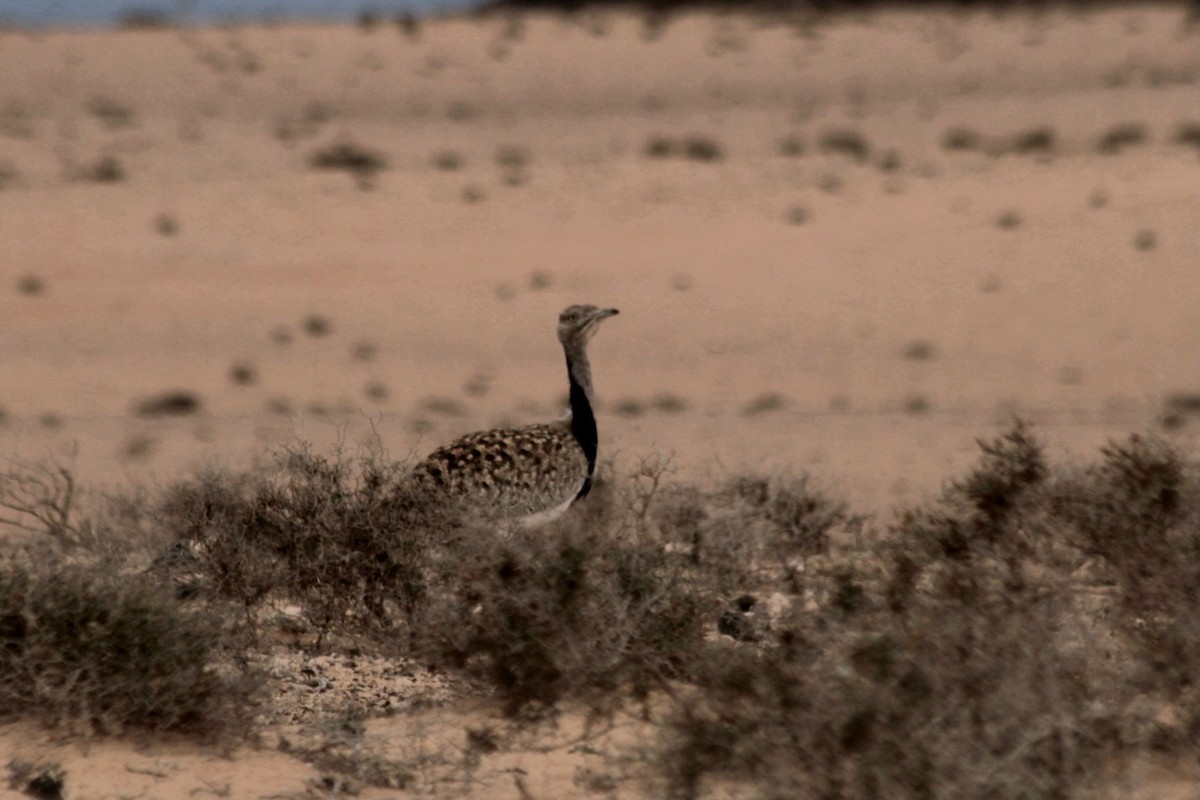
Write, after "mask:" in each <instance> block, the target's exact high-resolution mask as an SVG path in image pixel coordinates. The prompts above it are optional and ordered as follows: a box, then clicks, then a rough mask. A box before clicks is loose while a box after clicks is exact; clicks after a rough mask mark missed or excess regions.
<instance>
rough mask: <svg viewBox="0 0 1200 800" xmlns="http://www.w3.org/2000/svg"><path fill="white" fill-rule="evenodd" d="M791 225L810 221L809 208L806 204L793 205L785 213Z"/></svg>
mask: <svg viewBox="0 0 1200 800" xmlns="http://www.w3.org/2000/svg"><path fill="white" fill-rule="evenodd" d="M783 218H784V219H785V220H786V221H787V223H788V224H789V225H803V224H804V223H806V222H808V209H807V208H805V207H804V206H792V207H791V208H789V209H788V210H787V213H785V214H784V215H783Z"/></svg>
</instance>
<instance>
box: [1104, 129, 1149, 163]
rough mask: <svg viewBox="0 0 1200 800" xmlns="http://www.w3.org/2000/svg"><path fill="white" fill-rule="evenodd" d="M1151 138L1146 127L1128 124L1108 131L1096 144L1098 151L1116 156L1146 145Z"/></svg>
mask: <svg viewBox="0 0 1200 800" xmlns="http://www.w3.org/2000/svg"><path fill="white" fill-rule="evenodd" d="M1149 138H1150V137H1149V134H1147V133H1146V126H1145V125H1142V124H1140V123H1137V122H1128V123H1125V124H1123V125H1116V126H1114V127H1112V128H1110V129H1109V130H1108V131H1106V132H1105V133H1104V135H1103V136H1101V137H1100V140H1099V141H1098V142H1097V143H1096V151H1097V152H1099V153H1103V154H1104V155H1115V154H1117V153H1120V152H1121V151H1122V150H1125V149H1126V148H1129V147H1135V146H1137V145H1141V144H1145V143H1146V141H1147V140H1148V139H1149Z"/></svg>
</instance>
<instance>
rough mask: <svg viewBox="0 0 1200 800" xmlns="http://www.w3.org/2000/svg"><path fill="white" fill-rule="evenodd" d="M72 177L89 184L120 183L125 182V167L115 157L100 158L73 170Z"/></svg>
mask: <svg viewBox="0 0 1200 800" xmlns="http://www.w3.org/2000/svg"><path fill="white" fill-rule="evenodd" d="M73 177H74V178H75V179H76V180H82V181H90V182H91V183H120V182H121V181H123V180H125V166H124V165H123V164H122V163H121V161H120V159H118V158H117V157H116V156H101V157H100V158H98V159H96V160H95V161H93V162H92V163H91V164H85V165H83V166H81V167H78V168H76V169H75V170H73Z"/></svg>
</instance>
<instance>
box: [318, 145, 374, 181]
mask: <svg viewBox="0 0 1200 800" xmlns="http://www.w3.org/2000/svg"><path fill="white" fill-rule="evenodd" d="M309 164H310V165H311V166H312V167H313V169H322V170H340V171H342V172H347V173H349V174H351V175H353V176H354V178H355V180H356V181H357V182H358V184H359V186H360V187H362V188H366V187H368V186H370V185H371V184H372V183H373V181H374V179H375V176H376V175H377V174H378V173H379V172H381V171H382V170H383V169H385V168H386V167H387V161H386V160H385V159H384V157H383V156H382V155H380V154H379V153H377V152H375V151H373V150H368V149H366V148H365V147H362V146H360V145H357V144H355V143H354V142H350V141H342V142H337V143H335V144H331V145H328V146H326V147H323V148H321V149H319V150H317V151H316V152H314V153H313V154H312V155H311V156H310V157H309Z"/></svg>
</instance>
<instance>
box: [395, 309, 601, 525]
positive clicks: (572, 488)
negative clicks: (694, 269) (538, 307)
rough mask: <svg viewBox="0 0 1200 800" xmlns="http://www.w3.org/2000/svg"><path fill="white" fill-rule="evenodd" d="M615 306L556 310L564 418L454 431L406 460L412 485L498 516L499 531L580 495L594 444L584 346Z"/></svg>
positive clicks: (562, 507) (559, 511)
mask: <svg viewBox="0 0 1200 800" xmlns="http://www.w3.org/2000/svg"><path fill="white" fill-rule="evenodd" d="M617 313H618V311H617V309H615V308H598V307H596V306H593V305H572V306H569V307H567V308H566V309H564V310H563V312H562V313H561V314H559V315H558V341H559V342H560V343H561V344H562V348H563V353H564V354H565V356H566V360H567V381H568V384H569V386H570V395H569V397H570V408H569V410H568V413H567V415H566V416H565V417H564V418H562V419H560V420H558V421H556V422H552V423H542V424H536V425H527V426H524V427H519V428H497V429H494V430H488V431H480V432H478V433H471V434H467V435H466V436H463V437H461V438H459V439H456V440H454V441H453V442H450V443H449V444H447V445H445V446H443V447H440V448H438V449H437V450H435V451H434V452H432V453H430V454H429V455H428V456H426V457H425V459H424V460H422V461H420V462H419V463H418V464H417V465H416V466H415V467H414V468H413V470H412V473H411V477H412V478H413V479H414V480H415V482H416V485H417V486H418V487H419V489H420V490H421V491H423V492H424V493H425V494H426V495H427V496H430V497H431V498H434V499H435V500H441V501H442V502H443V503H446V504H448V505H449V506H450V507H452V509H453V510H454V511H455V512H459V513H463V514H465V515H469V516H472V517H475V518H484V519H487V520H494V521H498V522H500V523H501V526H502V529H503V530H504V531H506V532H511V530H512V529H513V528H519V529H529V528H535V527H538V526H540V525H544V524H546V523H548V522H551V521H552V520H554V519H557V518H558V517H560V516H562V515H563V514H564V513H566V511H567V509H569V508H570V507H571V506H572V505H573V504H575V503H576V502H578V501H580V500H582V499H583V498H585V497H587V495H588V492H589V491H591V488H592V482H593V479H594V478H595V474H596V457H597V454H598V453H599V446H600V440H599V433H598V431H597V428H596V416H595V413H594V411H593V409H594V408H595V404H596V397H595V391H594V389H593V388H592V368H591V364H590V363H589V361H588V354H587V346H588V342H589V341H590V340H591V338H592V336H594V335H595V333H596V330H597V329H598V327H599V325H600V323H601V322H602V321H604V320H605V319H608V318H609V317H612V316H616V314H617Z"/></svg>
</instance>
